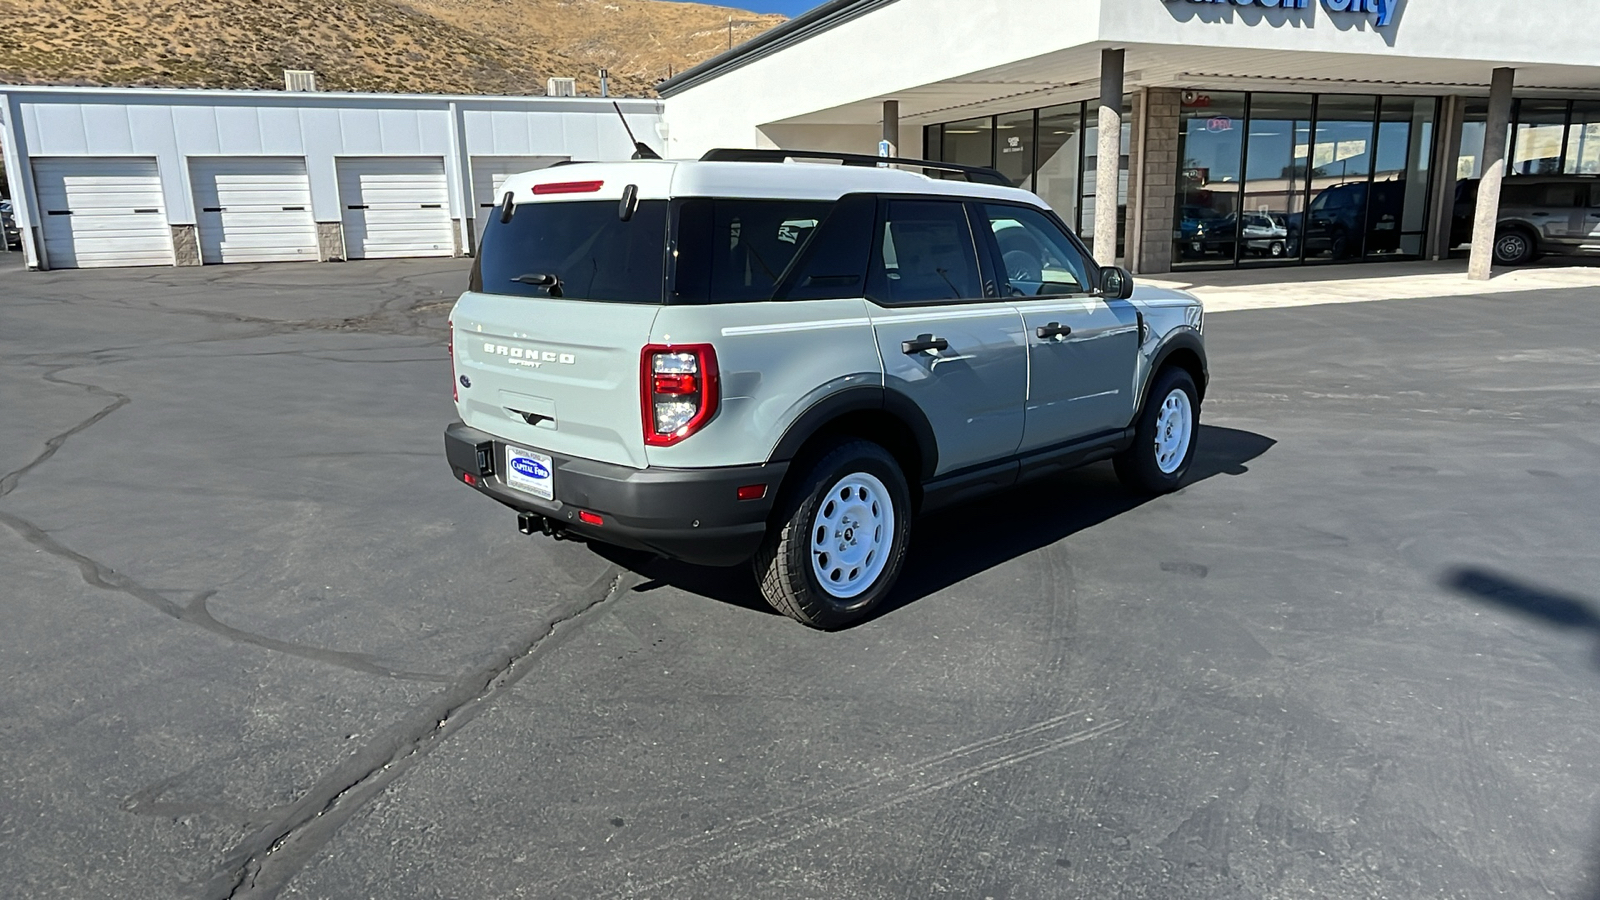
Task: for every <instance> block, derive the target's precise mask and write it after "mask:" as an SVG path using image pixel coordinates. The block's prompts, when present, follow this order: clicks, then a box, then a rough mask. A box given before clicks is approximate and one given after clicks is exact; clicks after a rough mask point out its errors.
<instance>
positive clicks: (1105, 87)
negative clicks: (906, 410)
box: [0, 0, 1600, 275]
mask: <svg viewBox="0 0 1600 900" xmlns="http://www.w3.org/2000/svg"><path fill="white" fill-rule="evenodd" d="M1597 33H1600V0H828V2H824V3H822V4H821V5H820V6H818V7H817V8H815V9H814V10H812V11H811V12H808V13H806V14H804V15H801V16H799V17H797V18H795V19H793V20H790V21H789V22H787V23H785V24H783V25H781V26H779V27H777V28H775V29H773V30H771V31H769V32H767V33H765V34H762V35H760V36H759V37H757V38H755V39H754V40H751V41H749V42H747V43H745V44H743V45H740V46H738V47H735V48H733V49H731V50H730V51H728V52H727V53H724V54H722V55H721V56H718V57H716V58H714V59H711V60H709V61H707V62H706V63H704V64H702V65H700V66H698V67H696V68H693V69H690V70H688V71H685V72H683V73H681V74H679V75H678V76H676V77H674V78H672V79H670V80H668V81H666V82H664V83H662V84H661V85H660V94H661V99H660V100H623V101H621V104H622V109H623V111H624V112H625V113H626V121H627V122H628V126H629V128H631V129H632V131H633V132H634V134H635V135H636V136H637V137H638V138H639V139H641V140H644V141H645V142H646V143H649V144H651V145H653V146H655V147H657V148H660V149H662V150H663V151H664V154H665V155H667V156H669V157H680V158H694V157H698V156H700V155H701V154H703V153H704V152H705V151H707V150H710V149H712V148H717V147H764V148H786V149H795V150H801V149H805V150H826V151H847V152H854V153H864V154H880V153H883V152H892V153H894V154H898V155H900V156H908V157H928V158H933V159H938V160H944V161H949V162H956V163H964V164H973V165H981V166H992V167H994V168H996V169H998V170H999V171H1000V172H1002V173H1003V174H1004V175H1006V176H1007V177H1008V178H1010V179H1011V180H1012V181H1013V182H1014V183H1015V184H1017V185H1019V186H1022V187H1025V188H1028V189H1030V190H1033V191H1035V192H1037V193H1038V194H1039V195H1040V196H1041V197H1043V198H1044V199H1045V200H1047V201H1048V202H1049V203H1050V204H1051V206H1052V207H1054V208H1055V209H1056V211H1057V212H1059V213H1060V214H1061V216H1062V218H1063V219H1064V220H1066V222H1067V223H1068V224H1070V225H1072V226H1073V227H1074V228H1076V229H1077V230H1078V232H1079V233H1080V234H1081V235H1082V236H1083V238H1084V239H1085V241H1086V242H1087V243H1089V244H1090V245H1091V247H1092V248H1093V249H1094V250H1095V254H1096V256H1097V257H1099V258H1100V259H1101V260H1102V261H1103V262H1109V261H1110V258H1111V257H1113V256H1115V257H1116V258H1117V259H1118V260H1119V261H1121V262H1122V263H1124V264H1125V265H1127V266H1128V267H1129V268H1131V269H1133V270H1134V271H1135V272H1139V273H1147V274H1154V273H1164V272H1171V271H1181V270H1184V269H1190V268H1216V267H1235V266H1238V267H1249V266H1296V265H1326V264H1335V263H1350V262H1373V261H1383V260H1398V259H1438V258H1443V257H1445V256H1448V255H1450V254H1451V253H1452V252H1459V251H1460V249H1461V247H1462V246H1463V244H1464V243H1465V242H1468V241H1469V240H1470V239H1472V238H1473V237H1474V234H1476V236H1477V238H1478V240H1477V242H1476V245H1475V249H1474V263H1473V265H1474V269H1475V270H1477V269H1478V264H1479V261H1480V260H1482V262H1483V269H1482V271H1481V274H1484V275H1486V274H1487V247H1488V244H1487V241H1488V239H1489V238H1492V236H1493V230H1494V221H1495V218H1494V209H1493V208H1492V204H1493V203H1495V202H1497V201H1498V198H1499V196H1500V192H1499V191H1497V190H1496V191H1472V190H1468V189H1464V186H1463V182H1464V181H1465V180H1469V179H1476V178H1480V177H1483V178H1486V179H1488V180H1489V183H1490V184H1493V182H1494V179H1497V178H1499V177H1500V175H1501V173H1502V172H1509V173H1511V174H1510V175H1508V176H1507V177H1511V178H1515V177H1517V175H1518V174H1574V175H1591V176H1600V40H1596V38H1595V36H1596V34H1597ZM632 150H633V143H632V141H631V140H630V138H629V135H628V129H627V128H624V127H623V120H620V119H619V118H618V117H617V113H616V110H614V109H613V108H612V106H611V102H610V101H608V100H599V99H593V98H589V99H586V98H556V97H532V98H500V97H445V96H398V95H372V94H331V93H329V94H319V93H285V92H265V91H263V92H237V91H232V92H230V91H176V90H110V89H97V88H57V87H49V88H40V87H12V86H6V85H0V151H3V153H4V157H5V171H6V173H7V175H8V180H9V182H10V184H11V185H12V188H11V190H12V194H13V198H14V202H15V206H16V216H17V220H18V223H19V224H20V225H21V226H22V231H23V237H24V243H25V245H26V253H27V261H28V264H29V265H30V266H32V267H37V268H64V267H71V266H90V265H188V264H196V265H197V264H201V263H212V262H228V261H234V260H239V261H269V260H281V259H322V260H336V259H357V258H364V257H383V256H418V255H470V254H471V253H472V252H473V247H474V244H475V239H476V235H477V233H478V225H479V223H480V222H481V220H482V216H483V214H484V210H485V207H487V206H490V205H492V204H493V202H494V199H495V197H494V194H495V192H496V190H497V189H498V186H499V181H500V180H501V179H503V178H504V177H505V175H506V174H508V173H511V172H516V171H521V170H526V169H531V168H538V167H541V166H545V165H549V164H551V163H554V162H557V161H562V160H567V159H625V158H627V157H628V156H629V155H630V154H631V152H632ZM1597 180H1600V178H1597ZM1461 198H1464V199H1461ZM1550 199H1551V200H1552V204H1547V205H1553V206H1555V207H1560V209H1559V210H1557V213H1556V214H1555V215H1553V216H1552V217H1551V219H1550V222H1551V224H1550V226H1548V227H1551V228H1557V227H1564V228H1568V229H1579V230H1580V231H1582V230H1585V229H1587V231H1584V232H1583V233H1584V234H1588V235H1590V236H1592V238H1593V242H1594V248H1595V249H1596V250H1597V251H1600V185H1596V186H1593V187H1592V189H1590V188H1586V187H1578V188H1572V187H1571V186H1569V187H1568V188H1567V190H1566V193H1564V194H1562V195H1561V196H1560V197H1554V196H1553V197H1552V198H1550ZM1486 202H1487V203H1488V204H1490V207H1491V208H1489V209H1487V210H1485V209H1484V204H1485V203H1486ZM1569 207H1570V208H1569ZM1475 218H1476V219H1477V220H1478V221H1482V222H1484V223H1485V224H1484V225H1483V226H1482V227H1479V228H1476V229H1474V219H1475ZM1569 236H1570V235H1569ZM1111 244H1114V245H1115V249H1114V250H1111V249H1107V246H1108V245H1111Z"/></svg>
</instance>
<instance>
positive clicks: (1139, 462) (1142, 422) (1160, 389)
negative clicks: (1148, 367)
mask: <svg viewBox="0 0 1600 900" xmlns="http://www.w3.org/2000/svg"><path fill="white" fill-rule="evenodd" d="M1174 390H1182V391H1183V392H1184V393H1186V394H1188V395H1189V409H1190V412H1191V415H1192V416H1193V417H1194V418H1193V421H1192V422H1191V423H1190V427H1191V429H1192V430H1191V432H1190V436H1189V448H1188V451H1187V452H1186V453H1185V454H1184V457H1183V463H1182V464H1180V465H1179V466H1178V468H1176V469H1174V470H1173V471H1172V472H1171V473H1170V474H1169V473H1166V472H1163V471H1161V468H1160V466H1158V465H1156V453H1155V433H1156V422H1157V420H1158V418H1159V417H1160V414H1161V405H1162V404H1163V403H1165V402H1166V399H1167V397H1168V396H1169V395H1170V394H1171V393H1172V392H1173V391H1174ZM1199 444H1200V391H1199V389H1198V388H1196V387H1195V383H1194V379H1193V378H1192V377H1190V375H1189V373H1188V372H1186V371H1184V370H1183V369H1181V368H1178V367H1176V366H1172V367H1168V368H1165V369H1162V370H1161V371H1160V372H1157V373H1156V375H1155V378H1154V379H1152V381H1151V385H1150V393H1149V394H1148V395H1147V396H1146V397H1145V401H1144V407H1143V408H1142V409H1140V410H1139V415H1138V417H1137V418H1136V419H1135V420H1134V437H1133V446H1132V447H1129V448H1128V449H1127V450H1124V451H1123V452H1122V453H1120V454H1118V455H1117V456H1116V457H1114V458H1113V460H1112V464H1113V465H1114V466H1115V468H1116V472H1117V478H1118V479H1120V480H1121V481H1122V483H1123V484H1124V485H1126V486H1128V487H1130V488H1133V489H1134V490H1137V491H1141V492H1143V493H1149V494H1170V493H1172V492H1173V491H1176V490H1178V489H1179V488H1181V487H1183V482H1184V479H1185V478H1187V477H1188V475H1189V467H1190V466H1191V465H1193V464H1194V456H1195V449H1196V447H1198V446H1199Z"/></svg>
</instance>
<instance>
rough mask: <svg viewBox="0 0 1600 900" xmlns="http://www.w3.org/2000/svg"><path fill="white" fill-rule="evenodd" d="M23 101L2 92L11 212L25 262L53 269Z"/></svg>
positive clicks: (2, 144) (0, 138)
mask: <svg viewBox="0 0 1600 900" xmlns="http://www.w3.org/2000/svg"><path fill="white" fill-rule="evenodd" d="M21 114H22V103H21V101H18V100H16V99H15V98H14V97H12V96H10V95H7V94H0V151H3V152H0V157H3V158H4V162H5V168H6V180H7V182H8V183H10V185H11V213H12V216H13V217H14V220H15V221H16V223H17V232H18V233H19V235H20V236H21V237H22V261H23V264H24V265H26V266H27V267H28V268H29V269H35V270H37V269H45V268H49V265H50V260H49V259H48V258H46V256H45V252H44V226H43V224H42V223H41V221H40V220H41V219H42V218H43V216H42V215H41V214H40V212H39V205H38V204H37V203H36V202H34V201H35V199H36V198H37V197H38V196H39V194H38V192H37V191H35V189H34V184H33V166H32V165H31V164H30V163H29V162H28V147H27V145H26V144H25V143H24V141H23V133H22V123H21V122H20V121H18V119H19V118H20V117H21Z"/></svg>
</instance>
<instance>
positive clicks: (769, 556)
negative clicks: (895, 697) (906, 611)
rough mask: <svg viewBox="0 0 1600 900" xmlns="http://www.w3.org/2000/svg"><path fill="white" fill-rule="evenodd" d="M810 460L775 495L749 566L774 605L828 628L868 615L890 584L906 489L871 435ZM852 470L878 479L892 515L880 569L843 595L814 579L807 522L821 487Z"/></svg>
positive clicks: (895, 574) (903, 537)
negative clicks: (773, 512)
mask: <svg viewBox="0 0 1600 900" xmlns="http://www.w3.org/2000/svg"><path fill="white" fill-rule="evenodd" d="M815 460H816V461H815V462H814V463H813V464H812V465H811V466H810V467H809V468H808V469H806V470H805V471H806V475H805V477H804V478H803V479H802V480H800V481H798V482H796V483H795V487H794V489H793V490H792V491H785V494H784V496H783V497H782V499H780V505H779V509H780V510H781V512H780V513H779V516H778V517H777V518H775V519H774V526H775V527H773V528H772V529H771V530H770V531H769V532H768V536H767V539H766V540H765V541H763V542H762V545H761V549H760V550H759V551H758V552H757V553H756V556H755V559H754V569H755V574H756V580H757V581H758V582H759V583H760V586H761V593H762V595H763V596H764V597H765V598H766V600H767V602H768V603H769V604H771V605H772V607H773V608H774V609H776V610H777V611H778V612H781V613H783V614H784V615H786V616H788V617H790V618H792V619H795V620H796V621H799V622H801V623H803V624H806V625H809V626H811V627H813V628H820V629H824V630H833V629H838V628H845V627H848V626H850V625H853V624H855V623H857V622H859V621H861V620H862V619H864V618H866V617H867V616H870V615H871V614H872V612H873V610H874V609H876V608H877V607H878V606H879V605H880V604H881V603H882V601H883V599H884V597H886V596H887V595H888V594H889V592H890V591H891V590H893V588H894V584H895V581H896V580H898V578H899V576H900V569H901V567H902V566H903V565H904V563H905V555H906V548H907V545H908V544H909V543H910V529H911V516H912V511H911V492H910V489H909V488H908V487H907V485H906V478H905V474H904V473H903V472H902V471H901V469H900V466H899V464H898V463H897V462H896V461H895V459H894V457H893V456H891V455H890V454H889V452H888V451H887V450H885V449H884V448H883V447H881V446H879V445H878V444H875V443H873V442H871V441H866V440H860V439H853V440H843V441H840V442H839V443H837V444H835V445H834V446H832V447H831V448H829V449H826V450H824V451H823V452H821V453H820V454H818V455H817V456H816V457H815ZM852 472H867V473H870V474H872V475H874V476H875V477H877V478H878V480H879V481H882V482H883V484H884V486H885V487H886V488H888V490H889V494H890V500H891V502H892V503H893V504H894V507H895V508H894V520H895V521H894V534H893V536H892V538H891V544H890V547H889V554H890V556H889V561H888V563H887V564H886V565H885V566H884V568H883V572H881V573H880V574H879V575H878V579H877V581H876V582H874V583H873V585H872V587H870V588H869V589H868V590H866V591H865V592H863V593H862V594H860V595H858V596H857V597H855V598H853V599H851V600H849V601H843V600H840V599H838V598H836V597H834V596H833V595H832V594H829V593H828V592H827V591H826V590H824V589H823V588H822V585H821V584H820V583H818V581H817V578H816V573H815V572H814V571H813V569H812V565H811V528H812V523H813V522H814V520H815V517H816V511H817V506H818V504H819V503H820V502H821V501H822V498H823V496H824V492H825V491H826V490H827V489H829V488H831V487H832V486H833V485H834V484H836V483H838V481H839V480H840V479H842V478H844V477H845V476H846V475H849V474H850V473H852Z"/></svg>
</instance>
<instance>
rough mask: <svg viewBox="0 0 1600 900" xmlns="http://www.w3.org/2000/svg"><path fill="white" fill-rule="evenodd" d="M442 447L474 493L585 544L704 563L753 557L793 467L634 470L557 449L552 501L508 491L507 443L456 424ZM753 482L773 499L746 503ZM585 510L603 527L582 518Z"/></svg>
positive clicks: (459, 477)
mask: <svg viewBox="0 0 1600 900" xmlns="http://www.w3.org/2000/svg"><path fill="white" fill-rule="evenodd" d="M444 445H445V456H446V457H447V458H448V459H449V461H450V469H451V471H452V472H453V473H454V474H455V477H456V480H457V481H462V480H463V476H465V475H471V476H473V479H474V480H475V481H476V482H477V483H476V484H473V485H472V487H473V488H474V489H475V490H477V491H478V492H479V493H481V494H486V495H488V496H489V497H492V498H494V499H495V500H497V501H499V502H500V503H502V504H504V505H506V506H509V507H511V508H512V509H514V510H516V511H518V512H519V513H530V514H532V515H536V516H542V517H544V518H545V519H548V520H549V521H550V522H551V523H553V524H554V525H556V526H559V527H561V528H563V529H565V530H566V531H568V532H570V533H571V534H573V535H575V536H578V537H582V538H584V539H586V540H592V541H599V542H601V543H606V544H614V545H616V546H619V547H628V548H631V549H635V550H646V551H650V552H653V553H659V554H661V555H662V556H666V557H669V558H671V559H678V560H683V561H684V562H688V563H694V564H696V565H704V566H731V565H737V564H739V563H741V562H744V561H745V560H747V559H749V558H750V557H751V556H753V555H754V554H755V552H756V549H757V548H758V547H759V546H760V545H761V539H762V537H763V536H764V535H765V534H766V530H767V516H768V514H770V513H771V512H772V505H773V501H774V499H775V498H776V497H777V495H778V487H779V486H780V485H781V484H782V483H783V476H784V474H785V473H786V472H787V471H788V463H769V464H767V465H756V466H730V467H727V468H718V469H659V468H658V469H633V468H629V467H627V466H618V465H613V464H611V463H603V462H596V461H595V460H591V459H578V458H575V457H564V456H561V455H559V454H555V453H550V454H549V456H550V457H551V458H552V459H553V460H554V462H555V465H554V467H553V468H554V472H555V475H554V479H553V480H554V483H555V491H554V493H555V499H554V500H545V499H542V498H540V497H535V496H533V495H532V494H528V493H525V492H523V491H520V490H517V489H515V488H512V487H508V486H507V485H506V483H505V479H504V477H503V475H501V474H500V469H502V468H503V467H504V465H505V459H506V457H505V447H506V442H505V441H502V440H500V439H498V438H496V437H494V436H493V435H491V434H488V433H487V432H483V431H478V430H477V429H474V428H468V427H467V426H466V425H465V424H463V423H460V422H457V423H455V424H454V425H451V426H450V427H449V428H447V429H445V433H444ZM527 449H530V450H539V452H547V451H544V450H542V449H540V448H537V447H528V448H527ZM754 484H764V485H767V492H766V496H765V497H763V498H761V499H759V500H740V499H738V490H739V488H741V487H744V486H747V485H754ZM580 512H589V513H595V514H597V515H599V516H600V517H601V518H603V519H604V520H605V522H604V524H603V525H598V526H597V525H591V524H588V523H585V522H582V521H580V520H579V518H578V514H579V513H580Z"/></svg>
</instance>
